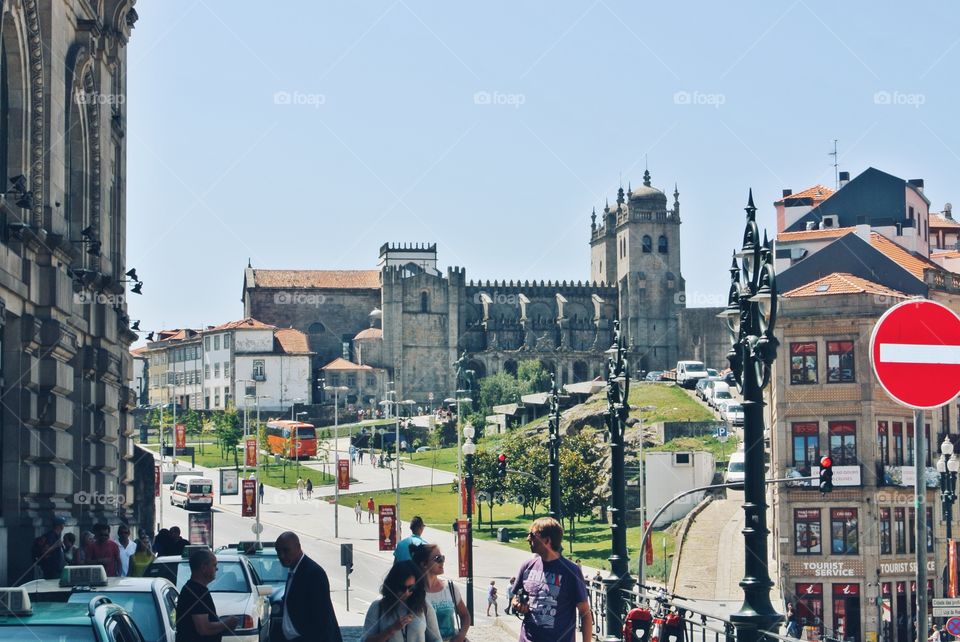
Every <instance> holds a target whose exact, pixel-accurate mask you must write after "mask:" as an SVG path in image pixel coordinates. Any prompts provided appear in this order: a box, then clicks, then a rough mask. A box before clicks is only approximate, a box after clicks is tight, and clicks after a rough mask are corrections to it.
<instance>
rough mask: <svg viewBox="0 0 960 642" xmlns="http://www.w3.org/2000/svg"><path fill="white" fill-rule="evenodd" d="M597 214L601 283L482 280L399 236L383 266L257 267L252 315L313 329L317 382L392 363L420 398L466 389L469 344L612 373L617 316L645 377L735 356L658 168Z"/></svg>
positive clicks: (594, 255) (493, 357)
mask: <svg viewBox="0 0 960 642" xmlns="http://www.w3.org/2000/svg"><path fill="white" fill-rule="evenodd" d="M597 218H598V216H597V214H596V212H594V213H593V215H592V216H591V225H590V245H591V272H590V275H591V279H590V280H589V281H583V282H572V281H571V282H566V281H563V282H557V281H526V280H525V281H520V280H516V281H474V280H468V279H467V273H466V269H465V268H462V267H449V268H447V269H446V271H445V272H442V271H441V270H440V269H439V268H438V256H437V248H436V245H435V244H401V245H397V244H389V243H388V244H384V245H382V246H381V247H380V252H379V261H378V265H377V268H378V269H376V270H354V271H332V270H331V271H328V270H262V269H257V268H253V267H251V266H248V267H247V269H246V271H245V274H244V286H243V302H244V316H247V317H253V318H255V319H257V320H259V321H263V322H264V323H269V324H272V325H276V326H278V327H294V328H296V329H299V330H301V331H303V332H305V333H306V334H307V336H308V338H309V342H310V349H311V351H313V352H315V353H316V357H315V361H314V372H315V373H317V376H316V377H315V379H318V378H319V374H318V373H319V370H320V368H322V367H323V366H324V365H325V364H327V363H330V362H331V361H333V360H334V359H336V358H341V357H342V358H344V359H347V360H349V361H353V362H355V363H361V364H364V365H370V366H373V367H376V368H383V369H385V370H387V372H388V373H389V376H390V378H391V379H392V380H393V381H394V383H395V385H396V390H397V391H398V397H397V398H398V399H412V400H414V401H416V402H418V403H429V402H430V401H434V402H438V401H439V400H442V399H444V398H446V397H450V396H451V395H453V393H454V390H455V388H456V385H457V382H456V381H455V380H454V379H455V372H454V368H453V363H454V361H456V360H457V358H458V357H459V355H461V354H463V353H466V355H467V364H468V365H467V368H469V369H471V370H473V371H475V372H476V374H477V376H478V377H483V376H485V375H487V374H493V373H496V372H501V371H506V372H516V368H517V364H518V363H519V362H520V361H522V360H527V359H538V360H540V361H541V362H542V363H543V365H544V367H545V368H546V369H547V370H549V371H550V372H556V373H557V377H558V381H559V382H560V383H572V382H575V381H583V380H588V379H593V378H595V377H601V376H605V368H606V356H605V354H604V351H605V350H607V349H608V348H609V347H610V345H611V343H612V341H613V325H614V324H613V322H614V321H615V320H617V319H619V320H621V326H622V328H623V330H624V332H625V336H626V339H627V341H628V344H629V346H630V359H631V364H632V367H633V374H634V375H636V374H638V373H639V372H641V371H649V370H667V369H670V368H672V367H674V366H675V365H676V362H677V360H679V359H681V358H690V359H704V360H706V361H707V362H708V363H709V364H710V365H715V366H716V367H721V368H722V367H725V354H726V351H727V349H728V346H727V345H726V344H725V339H724V335H723V333H722V326H721V324H720V322H719V320H717V319H716V314H717V312H719V311H720V308H700V309H693V310H687V309H686V306H685V298H684V280H683V277H682V276H681V273H680V203H679V193H678V192H677V191H676V190H675V191H674V202H673V207H672V208H671V209H667V199H666V196H665V195H664V194H663V192H661V191H660V190H658V189H656V188H654V187H652V185H651V184H650V174H649V172H646V173H645V175H644V184H643V187H641V188H639V189H638V190H636V191H633V190H628V192H626V193H625V192H624V191H623V189H622V188H621V189H620V190H619V192H618V195H617V200H616V203H615V205H614V206H610V205H609V204H608V205H607V206H606V207H605V208H604V210H603V215H602V217H599V218H600V222H599V223H598V222H597ZM318 397H319V391H317V390H315V399H316V398H318ZM382 398H384V396H383V394H381V395H380V396H379V397H378V399H376V400H374V401H378V400H379V399H382ZM371 400H372V399H352V400H351V401H353V402H357V401H359V402H360V403H364V404H366V403H369V402H370V401H371Z"/></svg>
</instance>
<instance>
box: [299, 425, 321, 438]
mask: <svg viewBox="0 0 960 642" xmlns="http://www.w3.org/2000/svg"><path fill="white" fill-rule="evenodd" d="M297 435H298V436H299V437H300V439H316V438H317V429H316V428H303V427H301V428H297Z"/></svg>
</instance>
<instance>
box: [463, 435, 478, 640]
mask: <svg viewBox="0 0 960 642" xmlns="http://www.w3.org/2000/svg"><path fill="white" fill-rule="evenodd" d="M474 434H475V433H474V430H473V426H472V425H470V424H469V423H468V424H467V425H466V426H464V427H463V437H464V439H466V441H465V442H464V444H463V460H464V465H465V466H466V477H465V478H464V480H463V481H464V484H465V485H466V491H467V612H468V613H469V614H470V621H471V622H473V621H474V620H473V456H474V455H475V454H477V446H476V445H475V444H474V443H473V436H474Z"/></svg>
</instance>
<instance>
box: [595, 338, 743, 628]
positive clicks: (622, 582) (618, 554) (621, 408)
mask: <svg viewBox="0 0 960 642" xmlns="http://www.w3.org/2000/svg"><path fill="white" fill-rule="evenodd" d="M613 332H614V340H613V345H612V346H611V347H610V349H609V350H607V354H608V355H609V359H608V361H607V410H606V412H605V413H604V420H605V421H606V423H607V430H608V431H610V528H611V530H612V539H613V546H612V551H611V553H610V558H609V559H610V575H609V576H608V577H607V578H606V579H604V581H603V582H604V584H605V585H606V602H607V634H606V637H605V638H604V640H605V642H612V641H614V640H620V639H621V636H622V632H623V618H624V616H625V615H626V594H627V592H629V591H631V590H632V589H633V583H634V582H633V578H632V577H630V570H629V569H628V567H627V562H628V560H627V520H626V475H625V473H624V466H623V456H624V453H623V441H624V439H623V437H624V431H625V430H626V428H627V413H628V412H629V410H630V404H629V403H628V401H627V399H628V397H629V393H630V376H629V374H628V373H629V368H628V367H627V360H626V352H627V351H626V348H624V347H623V337H622V336H621V334H620V322H619V321H614V322H613ZM761 472H762V471H761Z"/></svg>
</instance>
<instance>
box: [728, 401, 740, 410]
mask: <svg viewBox="0 0 960 642" xmlns="http://www.w3.org/2000/svg"><path fill="white" fill-rule="evenodd" d="M727 412H743V406H741V405H740V404H738V403H732V404H730V405H728V406H727Z"/></svg>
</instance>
